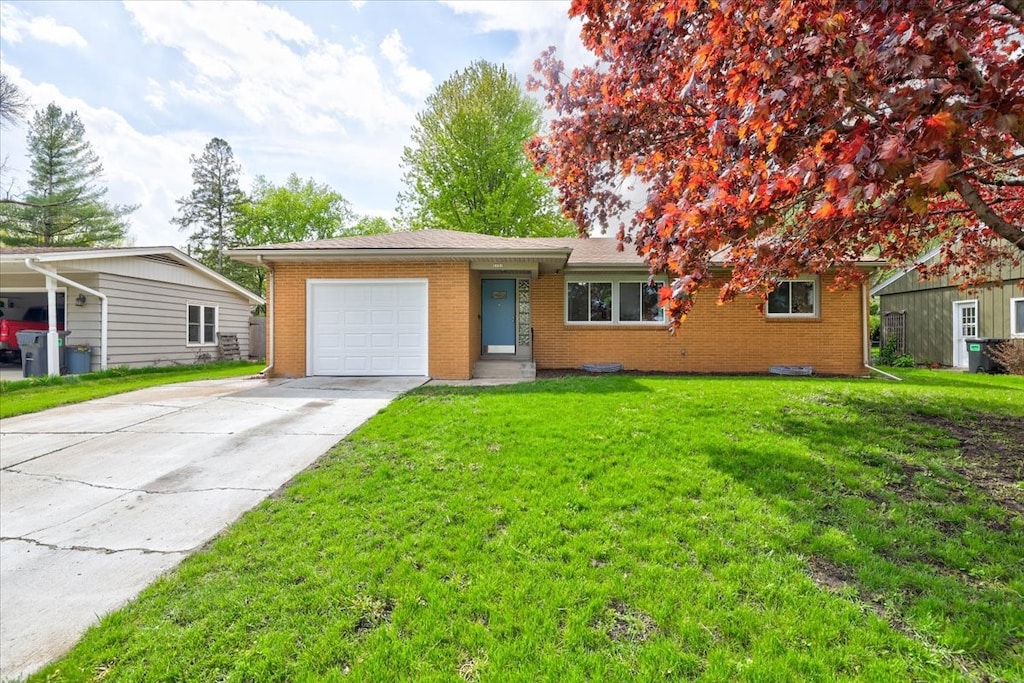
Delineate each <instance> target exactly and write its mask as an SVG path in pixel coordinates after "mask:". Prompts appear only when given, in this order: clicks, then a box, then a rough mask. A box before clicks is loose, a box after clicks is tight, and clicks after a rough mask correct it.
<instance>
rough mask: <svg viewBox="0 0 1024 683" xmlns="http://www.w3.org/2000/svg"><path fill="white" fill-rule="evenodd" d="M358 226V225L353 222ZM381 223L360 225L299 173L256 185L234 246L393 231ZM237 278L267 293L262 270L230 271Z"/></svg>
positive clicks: (327, 191) (326, 190)
mask: <svg viewBox="0 0 1024 683" xmlns="http://www.w3.org/2000/svg"><path fill="white" fill-rule="evenodd" d="M354 221H355V222H354ZM390 230H391V226H390V225H389V224H388V222H387V221H386V220H385V219H383V218H372V217H363V218H361V219H359V220H358V221H356V215H355V213H354V212H353V211H352V207H351V205H350V204H349V203H348V201H347V200H346V199H345V198H344V197H343V196H342V195H340V194H339V193H338V192H335V191H334V190H332V189H331V188H330V187H329V186H328V185H325V184H319V183H317V182H315V181H314V180H313V179H312V178H310V179H307V180H302V179H301V178H299V176H298V175H297V174H295V173H292V174H291V175H289V176H288V178H287V180H285V182H284V184H282V185H275V184H273V183H271V182H270V181H268V180H267V179H266V178H264V177H263V176H258V177H257V178H256V181H255V182H254V183H253V188H252V192H251V197H250V201H249V202H248V203H246V204H244V205H242V207H241V209H240V214H239V219H238V222H237V225H236V227H235V231H234V235H233V239H232V242H231V246H258V245H261V244H280V243H282V242H305V241H307V240H322V239H330V238H332V237H340V236H343V235H355V234H371V233H379V232H390ZM230 269H231V271H232V275H231V276H232V277H233V279H236V280H237V281H238V282H239V283H241V284H242V285H244V286H246V287H249V288H250V289H252V291H254V292H263V288H264V271H263V269H262V268H255V267H253V266H249V265H245V264H241V263H239V264H232V265H231V266H230Z"/></svg>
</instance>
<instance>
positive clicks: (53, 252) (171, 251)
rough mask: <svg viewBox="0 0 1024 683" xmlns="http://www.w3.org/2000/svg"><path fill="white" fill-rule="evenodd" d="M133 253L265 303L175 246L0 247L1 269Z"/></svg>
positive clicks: (126, 255)
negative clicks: (194, 273)
mask: <svg viewBox="0 0 1024 683" xmlns="http://www.w3.org/2000/svg"><path fill="white" fill-rule="evenodd" d="M133 256H160V257H164V258H169V259H171V260H174V261H177V262H178V263H180V264H182V265H184V266H186V267H189V268H193V269H195V270H197V271H199V272H200V273H202V274H204V275H205V276H207V277H209V278H210V279H212V280H214V281H216V282H218V283H220V284H221V285H223V286H224V287H225V288H226V289H229V290H231V291H233V292H235V293H237V294H239V295H241V296H244V297H245V298H247V299H248V300H249V301H251V302H253V303H255V304H262V303H264V300H263V297H261V296H258V295H256V294H253V293H252V292H250V291H249V290H248V289H246V288H245V287H242V286H241V285H239V284H238V283H236V282H234V281H232V280H229V279H228V278H226V277H224V276H223V275H221V274H220V273H218V272H217V271H215V270H212V269H210V268H207V267H206V266H204V265H203V264H202V263H200V262H199V261H197V260H195V259H194V258H192V257H191V256H188V255H187V254H185V253H184V252H182V251H180V250H178V249H175V248H174V247H0V263H3V264H5V268H4V272H10V271H11V269H12V267H13V266H14V265H15V264H22V263H24V261H25V260H26V259H32V261H33V262H34V263H36V264H38V265H44V264H48V263H49V264H54V265H56V264H59V263H61V262H65V261H83V260H99V259H108V258H124V257H133Z"/></svg>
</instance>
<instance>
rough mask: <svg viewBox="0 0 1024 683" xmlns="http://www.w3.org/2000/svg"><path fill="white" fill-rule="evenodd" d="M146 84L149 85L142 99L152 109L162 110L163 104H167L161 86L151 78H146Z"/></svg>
mask: <svg viewBox="0 0 1024 683" xmlns="http://www.w3.org/2000/svg"><path fill="white" fill-rule="evenodd" d="M146 84H147V85H148V86H149V87H148V91H147V92H146V94H145V95H144V96H143V98H142V99H144V100H145V101H146V102H147V103H149V105H150V106H151V107H153V108H154V109H156V110H158V111H162V110H163V108H164V105H165V104H167V97H166V96H165V95H164V89H163V87H161V86H160V84H159V83H158V82H157V81H156V80H155V79H153V78H148V79H146Z"/></svg>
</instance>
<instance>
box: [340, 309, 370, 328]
mask: <svg viewBox="0 0 1024 683" xmlns="http://www.w3.org/2000/svg"><path fill="white" fill-rule="evenodd" d="M368 322H370V312H369V311H359V310H347V311H345V324H346V325H365V324H366V323H368Z"/></svg>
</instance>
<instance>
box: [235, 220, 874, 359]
mask: <svg viewBox="0 0 1024 683" xmlns="http://www.w3.org/2000/svg"><path fill="white" fill-rule="evenodd" d="M617 246H618V245H617V241H616V240H614V239H607V238H590V239H575V238H503V237H493V236H490V235H482V234H476V233H465V232H455V231H448V230H420V231H405V232H395V233H389V234H382V235H365V236H354V237H345V238H338V239H329V240H321V241H313V242H298V243H291V244H279V245H269V246H262V247H254V248H245V249H234V250H231V251H230V252H229V255H230V256H231V257H232V258H235V259H237V260H239V261H243V262H246V263H251V264H257V265H262V266H264V267H266V268H267V270H268V271H269V274H268V297H267V298H268V341H267V344H268V349H267V353H268V365H269V366H270V367H269V370H268V372H269V374H271V375H273V376H282V377H301V376H311V375H423V376H430V377H434V378H444V379H468V378H471V377H474V376H476V377H481V376H493V375H495V374H502V373H503V371H502V370H501V369H500V368H502V367H504V368H511V374H519V373H521V374H524V375H526V376H530V375H531V374H533V373H534V372H535V369H537V368H539V369H567V368H579V367H581V366H584V365H586V364H617V363H621V364H622V366H623V367H624V368H625V369H627V370H638V371H661V372H673V373H687V372H693V373H767V372H768V371H769V368H770V366H776V365H778V366H809V367H812V368H813V370H814V372H815V373H820V374H835V375H865V374H867V373H868V370H867V369H866V364H867V363H868V362H869V360H870V358H869V356H868V355H867V354H868V351H869V346H868V344H869V342H868V338H867V333H868V309H867V288H866V286H865V287H863V288H861V289H856V290H852V291H850V290H846V291H843V290H836V291H833V289H832V285H833V278H832V277H831V276H822V277H818V276H807V277H801V278H797V279H795V280H792V281H786V282H783V283H782V284H781V285H780V287H779V288H778V289H777V290H776V293H775V294H774V295H773V296H772V298H771V299H770V300H769V302H768V305H767V306H766V307H765V311H764V312H761V311H760V310H758V306H757V303H758V302H757V301H756V300H755V299H753V298H740V299H739V300H737V301H734V302H732V303H729V304H727V305H724V306H716V305H715V288H714V287H713V288H712V290H711V291H709V292H704V293H701V294H699V295H698V299H699V300H698V301H697V305H696V308H695V309H694V311H693V313H692V314H691V315H690V316H689V317H688V318H687V320H686V321H685V322H684V323H683V324H682V327H681V328H680V330H679V331H678V332H677V333H676V334H671V333H670V331H669V329H668V325H667V323H666V321H665V319H664V314H663V311H662V310H661V309H660V308H659V307H658V292H657V290H658V287H659V285H660V284H661V283H664V282H665V278H663V277H662V278H654V280H653V282H649V274H648V272H647V269H646V267H645V264H644V263H643V261H642V260H641V259H640V258H639V257H638V256H637V255H636V254H635V253H634V252H633V251H632V250H631V249H630V248H629V247H628V246H627V247H626V249H625V250H623V251H619V250H618V248H617ZM878 265H881V264H878V263H874V262H871V263H868V262H865V263H864V264H862V266H863V267H864V268H865V269H871V268H874V267H876V266H878ZM718 276H719V277H724V276H725V271H724V270H721V271H719V273H718ZM496 368H497V369H498V370H496Z"/></svg>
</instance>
